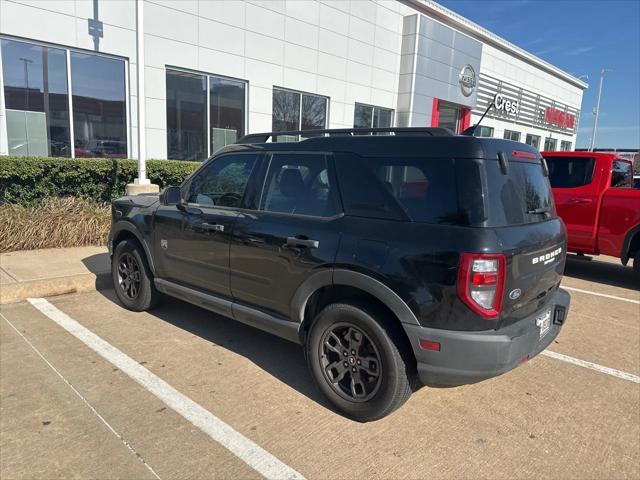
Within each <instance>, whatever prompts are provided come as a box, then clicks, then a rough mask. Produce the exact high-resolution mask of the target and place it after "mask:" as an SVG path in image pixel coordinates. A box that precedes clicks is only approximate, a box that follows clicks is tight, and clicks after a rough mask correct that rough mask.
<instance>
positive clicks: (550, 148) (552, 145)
mask: <svg viewBox="0 0 640 480" xmlns="http://www.w3.org/2000/svg"><path fill="white" fill-rule="evenodd" d="M557 146H558V140H556V139H555V138H551V137H545V139H544V151H545V152H555V151H556V147H557Z"/></svg>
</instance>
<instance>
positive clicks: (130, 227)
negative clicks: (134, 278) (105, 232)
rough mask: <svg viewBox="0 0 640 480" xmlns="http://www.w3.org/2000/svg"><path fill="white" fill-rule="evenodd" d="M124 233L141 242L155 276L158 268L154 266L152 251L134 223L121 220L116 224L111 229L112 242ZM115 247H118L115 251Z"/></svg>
mask: <svg viewBox="0 0 640 480" xmlns="http://www.w3.org/2000/svg"><path fill="white" fill-rule="evenodd" d="M122 231H127V232H129V233H131V234H132V235H133V236H134V237H135V238H136V240H138V242H140V245H142V249H143V250H144V254H145V255H146V257H147V262H148V263H149V268H150V269H151V273H153V275H154V276H155V274H156V268H155V265H154V264H153V257H152V256H151V250H150V249H149V245H147V242H145V240H144V237H143V236H142V235H141V234H140V232H139V231H138V229H137V228H136V226H135V225H134V224H133V223H131V222H127V221H125V220H120V221H118V222H116V223H114V224H113V227H111V235H110V236H111V240H112V241H115V239H116V238H117V237H118V235H119V234H120V233H121V232H122ZM115 247H116V246H115V245H113V248H114V249H115Z"/></svg>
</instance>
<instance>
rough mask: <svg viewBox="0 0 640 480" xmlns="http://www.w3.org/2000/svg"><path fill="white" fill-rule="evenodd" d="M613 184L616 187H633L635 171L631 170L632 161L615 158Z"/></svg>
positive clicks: (612, 175) (612, 174)
mask: <svg viewBox="0 0 640 480" xmlns="http://www.w3.org/2000/svg"><path fill="white" fill-rule="evenodd" d="M611 186H612V187H614V188H632V187H633V173H632V171H631V163H629V162H625V161H622V160H615V161H614V162H613V172H612V173H611Z"/></svg>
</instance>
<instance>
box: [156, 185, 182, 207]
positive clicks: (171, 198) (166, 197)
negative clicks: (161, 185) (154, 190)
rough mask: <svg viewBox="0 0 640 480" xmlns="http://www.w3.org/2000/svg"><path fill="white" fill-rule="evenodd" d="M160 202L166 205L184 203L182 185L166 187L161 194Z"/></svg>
mask: <svg viewBox="0 0 640 480" xmlns="http://www.w3.org/2000/svg"><path fill="white" fill-rule="evenodd" d="M160 203H161V204H162V205H165V206H169V205H180V204H181V203H182V192H181V191H180V187H167V188H165V189H164V190H163V191H162V193H161V194H160Z"/></svg>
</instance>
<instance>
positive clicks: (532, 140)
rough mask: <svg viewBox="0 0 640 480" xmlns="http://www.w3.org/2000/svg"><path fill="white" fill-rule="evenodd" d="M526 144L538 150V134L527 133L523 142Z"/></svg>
mask: <svg viewBox="0 0 640 480" xmlns="http://www.w3.org/2000/svg"><path fill="white" fill-rule="evenodd" d="M524 143H526V144H527V145H531V146H532V147H533V148H536V149H538V150H540V136H539V135H531V134H530V133H528V134H527V138H526V140H525V142H524Z"/></svg>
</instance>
